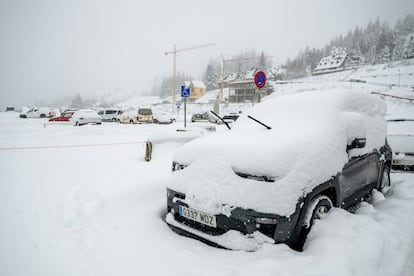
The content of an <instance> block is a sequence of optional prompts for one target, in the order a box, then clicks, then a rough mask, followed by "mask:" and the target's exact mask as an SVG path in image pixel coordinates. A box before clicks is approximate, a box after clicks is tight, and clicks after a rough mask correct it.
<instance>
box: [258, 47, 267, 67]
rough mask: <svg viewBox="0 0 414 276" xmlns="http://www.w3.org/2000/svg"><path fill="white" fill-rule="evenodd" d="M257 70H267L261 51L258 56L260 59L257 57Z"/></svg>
mask: <svg viewBox="0 0 414 276" xmlns="http://www.w3.org/2000/svg"><path fill="white" fill-rule="evenodd" d="M258 65H259V69H260V70H267V69H268V67H267V62H266V57H265V55H264V52H263V51H262V53H261V54H260V57H259V64H258Z"/></svg>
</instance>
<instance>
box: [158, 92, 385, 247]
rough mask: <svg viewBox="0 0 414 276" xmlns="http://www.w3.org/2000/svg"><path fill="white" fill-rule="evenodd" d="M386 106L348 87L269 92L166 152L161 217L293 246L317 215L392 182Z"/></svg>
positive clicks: (231, 242)
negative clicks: (224, 127)
mask: <svg viewBox="0 0 414 276" xmlns="http://www.w3.org/2000/svg"><path fill="white" fill-rule="evenodd" d="M385 111H386V107H385V104H384V103H383V101H382V100H381V99H379V98H376V97H375V96H373V95H368V94H365V93H363V92H357V91H351V90H345V91H343V90H326V91H310V92H304V93H299V94H294V95H288V96H278V95H274V96H273V97H271V98H270V99H268V100H266V101H265V102H263V103H261V104H259V105H257V106H255V107H253V108H251V109H250V110H249V112H248V114H243V115H241V116H240V118H239V119H238V120H237V122H235V123H234V124H233V127H232V129H231V130H229V131H227V132H219V133H216V134H212V135H209V136H204V137H202V138H200V139H197V140H194V141H191V142H189V143H187V144H185V145H184V146H183V147H181V148H180V149H179V150H178V151H177V152H176V153H175V154H174V159H173V174H172V177H171V179H170V181H169V182H168V183H167V215H166V222H167V223H168V225H169V226H170V227H171V228H172V229H173V230H175V231H176V232H178V233H180V234H184V235H187V236H191V237H196V238H198V239H200V240H203V241H205V242H207V243H210V244H214V245H216V246H220V247H225V248H229V249H236V250H246V251H253V250H256V249H258V248H260V246H261V244H262V243H265V242H267V243H286V244H288V245H289V246H291V247H292V248H295V249H301V248H302V246H303V244H304V242H305V239H306V235H307V233H308V232H309V231H310V228H311V226H312V225H313V222H314V220H315V219H318V218H321V217H323V216H324V215H325V214H326V213H327V212H328V211H329V209H331V208H332V207H340V208H344V209H349V208H354V206H355V204H357V203H358V202H359V201H360V200H361V199H364V198H366V197H368V196H369V195H370V193H371V192H372V190H373V189H378V190H380V191H387V190H388V189H389V188H390V178H389V173H390V166H391V156H392V153H391V150H390V148H389V146H388V144H387V142H386V123H385V120H384V115H385Z"/></svg>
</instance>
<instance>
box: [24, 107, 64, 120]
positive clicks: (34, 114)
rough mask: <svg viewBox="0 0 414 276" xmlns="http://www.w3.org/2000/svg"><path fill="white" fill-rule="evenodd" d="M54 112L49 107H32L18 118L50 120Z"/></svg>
mask: <svg viewBox="0 0 414 276" xmlns="http://www.w3.org/2000/svg"><path fill="white" fill-rule="evenodd" d="M55 114H56V113H55V111H54V110H53V109H52V108H50V107H33V108H31V109H29V110H28V111H27V112H25V113H21V114H20V118H52V117H54V116H55Z"/></svg>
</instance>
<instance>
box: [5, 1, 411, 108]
mask: <svg viewBox="0 0 414 276" xmlns="http://www.w3.org/2000/svg"><path fill="white" fill-rule="evenodd" d="M407 14H414V1H412V0H390V1H383V0H381V1H378V0H364V1H361V0H351V1H345V0H344V1H336V0H326V1H322V0H317V1H315V0H304V1H271V0H269V1H257V0H256V1H243V0H238V1H233V0H227V1H225V0H205V1H196V0H192V1H191V0H189V1H180V0H175V1H167V0H165V1H160V0H150V1H142V0H140V1H139V0H131V1H126V0H113V1H106V0H96V1H93V0H73V1H67V0H38V1H35V0H33V1H29V0H27V1H22V0H9V1H7V0H3V1H0V38H1V44H0V108H1V109H3V108H4V107H5V106H6V105H15V106H20V105H30V104H33V103H35V102H36V101H46V102H48V101H49V102H52V101H53V100H55V99H58V98H60V97H62V96H65V95H67V96H73V95H76V93H80V94H81V95H84V96H88V95H96V94H100V93H102V94H103V93H106V92H108V91H114V90H115V89H117V88H135V89H137V90H142V89H145V88H148V89H149V88H150V87H151V86H152V85H153V82H154V81H156V76H157V75H158V76H167V75H169V74H171V72H172V56H164V52H166V51H170V50H172V47H173V44H176V45H177V48H185V47H189V46H193V45H198V44H204V43H216V46H213V47H208V48H203V49H198V50H193V51H188V52H184V53H181V54H180V55H178V57H177V67H178V68H177V70H180V71H184V72H186V73H188V74H191V75H192V76H194V78H198V79H201V77H202V74H203V72H204V70H205V68H206V66H207V63H208V61H209V59H210V58H215V59H217V60H219V57H220V54H223V55H224V56H226V57H231V56H232V55H237V54H239V53H241V52H244V51H248V50H251V49H255V50H256V51H257V52H261V51H262V50H264V51H265V53H266V54H268V55H272V56H273V64H280V63H283V62H285V61H286V59H287V57H294V56H295V55H296V54H297V53H298V51H299V50H301V49H304V48H305V47H306V46H309V47H323V46H325V45H326V44H327V43H328V42H329V41H330V40H331V39H332V38H333V37H334V36H337V35H339V34H346V33H347V32H348V30H349V29H350V28H352V29H353V28H355V27H356V26H360V27H363V28H365V27H366V25H367V24H368V22H369V21H370V20H371V21H375V19H376V17H380V19H381V21H383V20H386V21H388V23H389V24H390V26H391V27H393V26H394V24H395V22H396V20H397V19H398V18H403V17H405V16H406V15H407Z"/></svg>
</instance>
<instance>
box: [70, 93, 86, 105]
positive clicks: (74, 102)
mask: <svg viewBox="0 0 414 276" xmlns="http://www.w3.org/2000/svg"><path fill="white" fill-rule="evenodd" d="M71 107H73V108H83V100H82V97H81V96H80V95H79V93H78V94H77V95H76V97H74V98H73V99H72V103H71Z"/></svg>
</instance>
